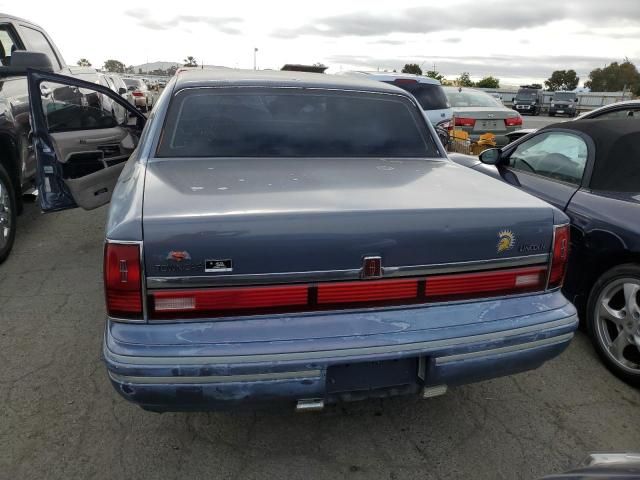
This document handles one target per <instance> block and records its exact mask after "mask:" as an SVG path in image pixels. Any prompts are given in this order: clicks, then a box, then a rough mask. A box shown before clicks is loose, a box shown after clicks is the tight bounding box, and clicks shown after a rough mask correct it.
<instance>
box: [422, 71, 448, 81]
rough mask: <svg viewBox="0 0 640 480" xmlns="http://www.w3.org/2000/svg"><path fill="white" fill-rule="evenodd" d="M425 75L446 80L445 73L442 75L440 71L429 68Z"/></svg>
mask: <svg viewBox="0 0 640 480" xmlns="http://www.w3.org/2000/svg"><path fill="white" fill-rule="evenodd" d="M424 75H425V77H430V78H435V79H436V80H438V81H439V82H442V81H443V80H444V75H441V74H440V72H438V71H436V70H427V71H426V72H425V74H424Z"/></svg>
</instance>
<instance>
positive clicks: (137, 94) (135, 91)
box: [131, 90, 144, 97]
mask: <svg viewBox="0 0 640 480" xmlns="http://www.w3.org/2000/svg"><path fill="white" fill-rule="evenodd" d="M131 95H133V96H134V97H144V93H142V92H141V91H139V90H134V91H133V92H131Z"/></svg>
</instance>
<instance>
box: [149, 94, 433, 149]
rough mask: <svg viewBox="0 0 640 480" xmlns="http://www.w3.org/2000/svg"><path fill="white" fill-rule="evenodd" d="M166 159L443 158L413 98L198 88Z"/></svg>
mask: <svg viewBox="0 0 640 480" xmlns="http://www.w3.org/2000/svg"><path fill="white" fill-rule="evenodd" d="M157 156H158V157H395V158H425V157H440V156H441V155H440V153H439V150H438V148H437V146H436V143H435V141H434V139H433V137H432V136H431V134H430V131H429V130H428V127H427V126H426V122H425V120H424V117H423V116H422V115H421V112H420V110H419V109H418V108H417V107H416V105H414V104H413V103H412V102H411V101H410V100H409V99H408V98H405V97H403V96H401V95H388V94H376V93H360V92H337V91H330V90H321V89H299V88H267V89H257V88H250V87H246V88H197V89H185V90H181V91H179V92H178V93H177V94H176V95H175V96H174V98H173V100H172V102H171V105H170V106H169V111H168V113H167V118H166V120H165V124H164V130H163V133H162V136H161V140H160V144H159V146H158V150H157Z"/></svg>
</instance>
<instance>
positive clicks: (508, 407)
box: [0, 204, 640, 480]
mask: <svg viewBox="0 0 640 480" xmlns="http://www.w3.org/2000/svg"><path fill="white" fill-rule="evenodd" d="M105 215H106V208H101V209H99V210H96V211H93V212H84V211H80V210H74V211H68V212H61V213H54V214H48V215H42V214H40V213H39V212H38V209H37V208H36V205H33V204H28V205H27V206H26V212H25V214H24V215H23V216H22V217H20V218H19V229H18V235H17V240H16V246H15V249H14V252H13V254H12V255H11V257H10V258H9V260H8V261H7V262H6V263H5V264H3V265H1V266H0V325H1V327H0V359H1V361H2V369H0V405H2V408H1V409H0V479H2V480H5V479H14V478H19V479H21V480H22V479H31V478H33V479H39V480H40V479H43V478H47V479H89V478H91V479H93V478H96V479H102V478H135V479H147V478H148V479H184V478H188V479H193V480H195V479H199V478H216V479H218V478H226V479H245V478H249V479H252V478H260V479H265V478H282V479H285V478H286V479H297V478H300V479H331V480H335V479H339V478H340V479H387V480H388V479H404V478H420V479H445V478H446V479H456V478H464V479H491V480H495V479H533V478H537V477H540V476H542V475H544V474H548V473H552V472H560V471H563V470H565V469H567V468H569V467H572V466H574V465H576V464H577V463H579V462H580V461H581V460H583V458H584V457H585V456H586V455H587V454H588V453H589V452H595V451H630V450H635V451H638V450H640V429H639V428H638V425H639V423H638V412H639V411H640V410H639V409H640V392H639V391H638V390H634V389H632V388H630V387H628V386H627V385H625V384H624V383H622V382H620V381H619V380H617V379H616V378H614V377H613V376H611V375H610V374H609V373H608V372H607V371H606V370H605V369H604V368H603V366H602V365H601V364H600V362H599V361H598V359H597V358H596V356H595V354H594V352H593V349H592V348H591V345H590V344H589V341H588V339H587V338H586V337H585V336H584V335H583V334H579V335H578V336H577V338H576V339H575V340H574V342H573V343H572V345H571V346H570V347H569V349H568V350H567V351H566V352H565V353H564V354H563V355H562V356H560V357H559V358H557V359H556V360H554V361H552V362H550V363H548V364H546V365H545V366H543V367H542V368H540V369H539V370H537V371H533V372H529V373H524V374H520V375H516V376H512V377H508V378H501V379H496V380H492V381H489V382H484V383H479V384H474V385H469V386H465V387H460V388H454V389H451V390H450V391H449V392H448V393H447V394H446V395H445V396H442V397H439V398H435V399H431V400H421V399H418V398H413V397H411V398H396V399H389V400H384V401H380V400H377V401H365V402H361V403H353V404H347V405H341V406H336V407H331V408H328V409H327V410H325V411H324V412H321V413H307V414H296V413H293V412H277V413H273V412H245V413H235V414H230V413H193V414H184V413H180V414H162V415H159V414H154V413H149V412H145V411H143V410H141V409H139V408H138V407H136V406H134V405H131V404H129V403H127V402H125V401H124V400H123V399H122V398H120V397H119V396H118V395H117V394H116V393H115V391H114V390H113V389H112V387H111V385H110V384H109V382H108V380H107V376H106V373H105V368H104V366H103V364H102V361H101V358H100V349H101V341H102V330H103V325H104V323H103V322H104V317H105V312H104V306H103V305H104V301H103V292H102V278H101V276H102V273H101V270H102V267H101V262H102V245H103V231H104V227H103V226H104V221H105Z"/></svg>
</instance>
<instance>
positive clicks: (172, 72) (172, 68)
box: [167, 65, 178, 77]
mask: <svg viewBox="0 0 640 480" xmlns="http://www.w3.org/2000/svg"><path fill="white" fill-rule="evenodd" d="M177 71H178V66H177V65H172V66H170V67H169V68H167V75H169V76H170V77H173V76H174V75H175V74H176V72H177Z"/></svg>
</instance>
